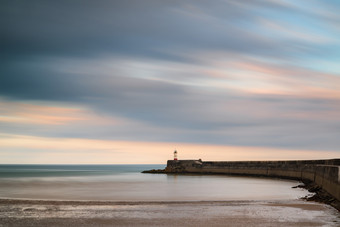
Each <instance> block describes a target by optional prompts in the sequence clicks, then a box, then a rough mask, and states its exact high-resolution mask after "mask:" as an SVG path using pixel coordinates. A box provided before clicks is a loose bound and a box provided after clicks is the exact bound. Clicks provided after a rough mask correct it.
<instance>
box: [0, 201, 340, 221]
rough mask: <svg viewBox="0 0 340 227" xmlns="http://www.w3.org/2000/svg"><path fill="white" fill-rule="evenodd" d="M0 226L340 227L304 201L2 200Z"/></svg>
mask: <svg viewBox="0 0 340 227" xmlns="http://www.w3.org/2000/svg"><path fill="white" fill-rule="evenodd" d="M0 226H334V227H335V226H340V215H339V213H338V212H337V211H336V210H335V209H334V208H332V207H330V206H328V205H325V204H320V203H314V202H306V201H302V200H286V201H202V202H104V201H46V200H13V199H1V200H0Z"/></svg>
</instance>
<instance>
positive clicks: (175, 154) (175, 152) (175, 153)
mask: <svg viewBox="0 0 340 227" xmlns="http://www.w3.org/2000/svg"><path fill="white" fill-rule="evenodd" d="M174 160H177V151H176V150H175V151H174Z"/></svg>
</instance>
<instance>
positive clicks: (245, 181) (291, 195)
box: [0, 165, 308, 201]
mask: <svg viewBox="0 0 340 227" xmlns="http://www.w3.org/2000/svg"><path fill="white" fill-rule="evenodd" d="M164 167H165V165H0V198H15V199H42V200H99V201H247V200H287V199H288V200H289V199H298V198H301V197H303V196H306V195H307V194H308V192H307V191H306V190H304V189H300V188H292V187H293V186H296V185H298V182H296V181H291V180H281V179H267V178H250V177H233V176H224V175H165V174H142V173H141V171H143V170H149V169H162V168H164Z"/></svg>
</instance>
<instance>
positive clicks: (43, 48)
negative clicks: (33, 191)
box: [0, 0, 340, 163]
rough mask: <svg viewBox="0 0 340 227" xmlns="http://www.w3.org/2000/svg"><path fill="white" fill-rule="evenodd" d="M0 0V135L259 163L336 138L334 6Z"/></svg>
mask: <svg viewBox="0 0 340 227" xmlns="http://www.w3.org/2000/svg"><path fill="white" fill-rule="evenodd" d="M0 5H1V7H0V15H1V20H0V27H1V30H0V35H1V37H2V41H1V42H0V49H1V51H0V59H1V61H0V79H1V81H0V98H1V99H0V134H6V135H8V137H3V138H2V141H5V140H7V139H9V138H12V139H13V138H16V139H15V141H16V142H19V140H21V139H22V141H26V139H27V138H28V137H29V138H30V140H32V141H33V140H34V141H35V142H34V144H36V145H38V144H39V141H40V142H41V144H46V143H44V142H43V138H46V139H52V138H54V139H55V140H57V139H60V141H64V142H65V141H67V140H73V139H74V140H75V141H77V142H72V143H71V144H65V145H70V147H71V148H72V149H76V150H77V149H78V148H76V147H74V145H75V144H76V143H83V144H86V141H87V140H88V141H96V142H89V143H91V144H93V145H94V144H102V143H103V144H107V143H109V142H108V141H110V140H111V141H126V142H124V143H128V142H130V143H131V144H134V143H145V144H144V145H143V146H145V147H146V146H147V145H150V146H153V147H155V148H157V149H160V147H161V146H165V144H171V146H172V147H173V146H174V145H175V144H190V146H192V147H194V146H197V147H195V148H197V150H199V147H202V148H201V149H202V151H203V150H204V152H208V153H209V154H210V155H211V157H214V158H217V157H219V156H218V155H221V157H226V156H225V154H228V155H229V156H230V154H231V153H230V152H229V151H228V152H227V151H223V149H222V148H217V147H213V146H218V147H219V146H221V147H228V148H230V147H240V148H242V149H243V148H245V147H250V148H251V149H250V150H251V152H254V154H255V153H256V154H258V155H259V156H258V157H263V159H266V158H265V157H267V158H270V157H272V156H270V155H269V153H270V152H269V151H270V150H271V149H273V154H275V155H276V157H277V158H279V157H288V156H281V154H279V153H278V152H276V150H281V151H282V152H284V153H285V154H292V152H290V151H297V150H301V151H310V152H311V153H310V154H316V153H314V152H318V151H319V152H320V155H321V154H326V153H327V152H326V151H330V152H333V151H334V150H336V149H338V147H339V146H340V140H339V139H338V138H339V136H340V134H339V132H340V117H339V116H340V71H339V70H340V68H339V64H338V62H339V60H340V38H339V37H340V30H339V28H338V27H339V26H338V24H339V22H340V17H339V16H338V13H337V12H338V11H339V10H340V4H339V3H337V2H334V1H322V2H320V1H301V2H297V1H290V0H276V1H269V0H268V1H267V0H246V1H236V0H228V1H215V2H214V3H213V4H212V3H211V2H209V1H205V0H199V1H192V0H185V1H162V2H159V1H155V0H146V1H142V2H141V1H137V0H127V1H106V0H100V1H96V2H92V1H72V2H69V1H58V2H55V1H40V0H36V1H32V2H25V1H7V0H6V1H2V2H1V3H0ZM16 136H18V137H16ZM26 136H27V138H26ZM32 138H35V139H32ZM36 138H39V139H36ZM54 139H53V140H54ZM8 141H9V140H8ZM64 142H63V143H64ZM158 143H159V144H161V145H159V144H158ZM48 144H50V145H46V146H47V148H48V149H51V150H54V152H56V153H54V155H57V152H58V151H59V149H54V146H56V147H59V145H58V143H54V142H52V141H49V143H48ZM29 145H30V148H28V150H27V154H28V155H29V154H33V153H32V152H34V149H38V150H42V148H41V147H35V146H31V145H32V144H31V143H29ZM139 145H140V144H139ZM89 146H90V145H89ZM91 146H92V145H91ZM98 146H99V147H100V146H101V145H98ZM136 146H137V145H136ZM204 146H208V147H209V148H211V149H214V150H216V152H217V153H214V152H215V151H208V149H207V150H205V148H203V147H204ZM165 147H166V148H167V149H171V150H172V149H173V148H172V147H171V148H170V146H169V147H167V146H165ZM256 147H259V148H260V149H268V152H267V153H266V155H267V156H266V155H264V156H261V155H260V154H261V152H260V150H257V149H256ZM12 148H13V147H12ZM12 148H8V149H10V150H12ZM134 148H136V147H134ZM13 149H14V148H13ZM81 149H83V147H82V148H81ZM84 149H85V148H84ZM95 149H96V147H95V146H93V147H91V152H92V150H95ZM129 149H130V150H132V149H133V148H129ZM150 149H153V148H150ZM185 149H189V147H185ZM190 149H191V148H190ZM20 150H21V151H24V150H25V146H24V145H23V146H21V147H20V148H19V147H16V148H15V152H19V151H20ZM78 150H80V149H78ZM137 150H138V149H137V148H136V151H135V154H136V155H137V153H138V152H139V151H137ZM231 150H233V149H231ZM231 150H230V151H231ZM274 150H275V151H274ZM234 151H235V152H238V151H236V150H234ZM1 152H2V151H1ZM7 152H8V151H7ZM183 152H185V151H183ZM197 152H198V151H197ZM251 152H250V153H251ZM123 153H124V152H123ZM250 153H249V154H248V153H247V155H250ZM302 153H303V152H302ZM302 153H301V154H302ZM0 154H1V153H0ZM2 154H5V153H2ZM6 154H7V155H8V153H6ZM51 154H52V153H51ZM73 154H74V155H76V153H73ZM78 154H79V153H78ZM127 154H128V153H127ZM127 154H126V155H127ZM188 154H189V153H188ZM190 154H191V155H194V153H190ZM318 154H319V153H318ZM327 154H332V155H333V154H334V153H327ZM46 155H47V156H48V154H47V153H46ZM88 155H90V153H89V154H88ZM103 155H104V154H103ZM122 155H123V156H121V158H122V160H123V159H124V160H126V157H127V156H124V154H122ZM47 156H46V157H47ZM104 156H105V155H104ZM104 156H103V157H104ZM189 156H190V155H188V158H189ZM60 157H64V156H63V155H61V156H60ZM110 157H111V156H110ZM112 157H113V156H112ZM136 157H137V156H136ZM138 157H139V156H138ZM205 157H207V159H209V156H205ZM235 157H236V156H235ZM249 157H254V158H255V156H254V155H253V156H251V155H250V156H249ZM317 157H321V156H318V155H316V156H315V158H317ZM162 158H164V156H162ZM191 158H196V157H191ZM239 158H241V157H239ZM273 158H274V156H273ZM211 159H212V158H211ZM3 160H5V159H3ZM84 160H85V159H84ZM115 160H116V162H117V163H118V162H120V161H118V159H115ZM153 160H156V159H153ZM157 160H158V159H157ZM135 161H136V162H139V161H138V160H137V159H135ZM84 162H85V161H84ZM122 162H123V161H122ZM143 162H144V161H143Z"/></svg>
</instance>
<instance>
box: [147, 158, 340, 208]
mask: <svg viewBox="0 0 340 227" xmlns="http://www.w3.org/2000/svg"><path fill="white" fill-rule="evenodd" d="M143 173H163V174H226V175H240V176H257V177H271V178H284V179H292V180H298V181H302V182H303V183H304V186H300V187H305V188H306V189H307V190H309V191H310V192H314V193H315V195H314V196H313V197H311V198H308V200H314V201H319V202H324V203H327V204H330V205H332V206H333V207H335V208H337V209H338V210H339V211H340V159H328V160H297V161H222V162H221V161H216V162H214V161H208V162H203V161H202V160H201V159H199V160H168V161H167V166H166V168H165V169H158V170H155V169H154V170H147V171H143Z"/></svg>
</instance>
